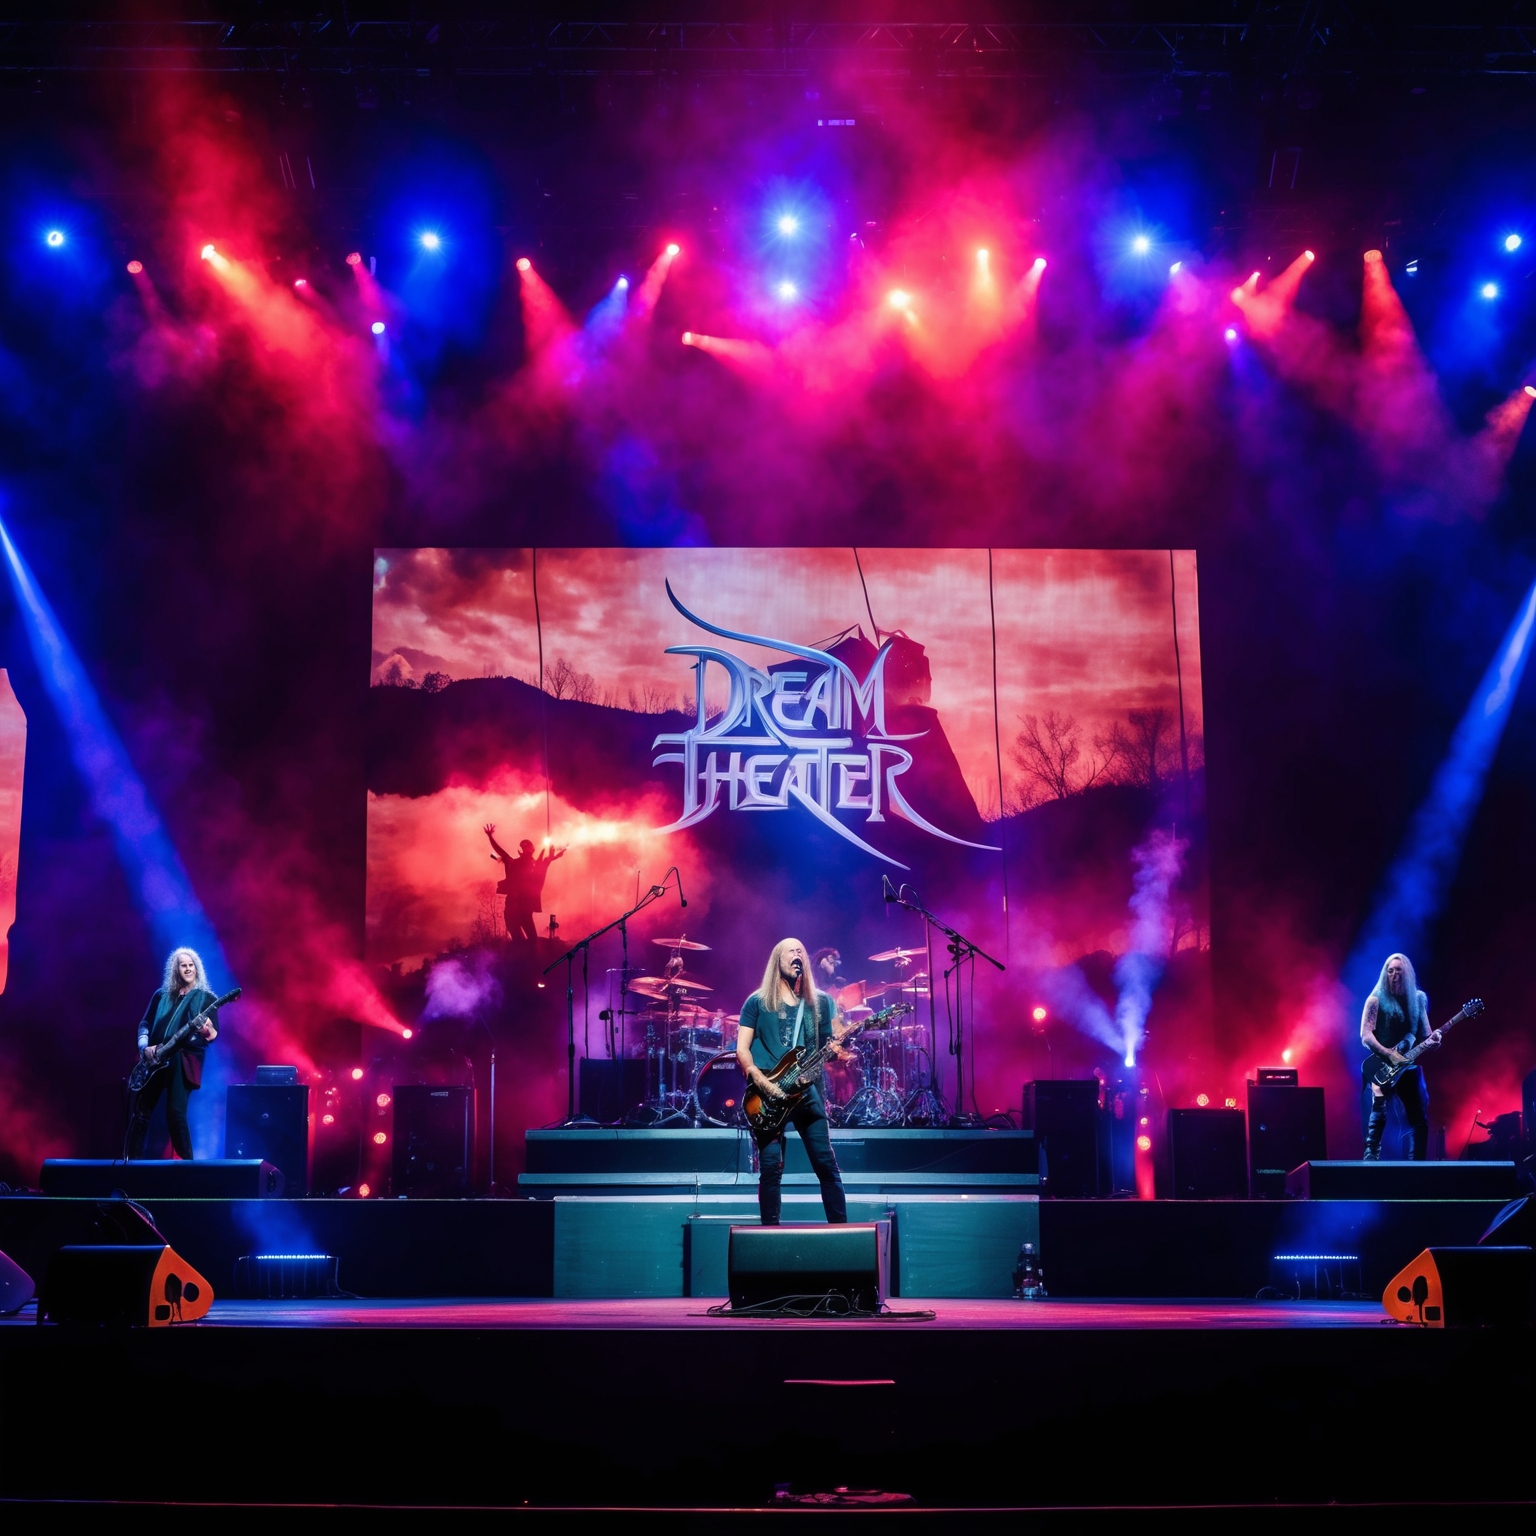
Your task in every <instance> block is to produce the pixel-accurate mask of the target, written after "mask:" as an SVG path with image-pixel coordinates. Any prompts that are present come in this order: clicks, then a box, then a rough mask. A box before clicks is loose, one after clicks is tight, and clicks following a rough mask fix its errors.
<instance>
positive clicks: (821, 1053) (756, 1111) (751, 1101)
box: [741, 1003, 912, 1138]
mask: <svg viewBox="0 0 1536 1536" xmlns="http://www.w3.org/2000/svg"><path fill="white" fill-rule="evenodd" d="M911 1012H912V1004H911V1003H896V1004H894V1005H893V1006H891V1007H890V1008H882V1009H881V1010H880V1012H879V1013H875V1014H871V1015H870V1016H869V1018H867V1019H860V1020H859V1021H858V1023H856V1024H850V1025H849V1026H848V1028H847V1029H846V1030H844V1031H843V1033H842V1034H841V1035H839V1036H837V1037H836V1038H835V1039H832V1040H829V1041H828V1042H827V1043H826V1044H825V1045H823V1046H821V1047H820V1048H819V1049H818V1050H814V1051H813V1050H811V1049H810V1047H809V1046H805V1045H797V1046H796V1047H795V1048H794V1050H792V1051H790V1052H788V1053H787V1054H786V1055H785V1057H784V1059H783V1060H782V1061H781V1062H780V1063H779V1064H778V1066H776V1067H775V1068H774V1069H773V1070H772V1071H771V1072H767V1073H765V1074H764V1076H766V1077H767V1079H768V1081H769V1082H770V1083H772V1084H773V1085H774V1087H775V1088H778V1089H779V1090H780V1091H781V1092H782V1093H783V1095H784V1097H783V1098H781V1099H776V1098H774V1096H773V1095H772V1094H769V1093H764V1092H763V1091H762V1090H761V1089H759V1088H758V1086H757V1085H756V1084H755V1083H752V1084H749V1085H748V1087H747V1091H746V1093H745V1094H744V1095H743V1096H742V1102H741V1109H742V1113H743V1114H744V1115H745V1116H746V1117H747V1124H748V1125H749V1126H750V1127H751V1128H752V1130H753V1131H754V1132H755V1133H756V1134H757V1135H759V1136H762V1137H764V1138H767V1137H771V1136H776V1135H778V1133H779V1132H780V1131H781V1130H782V1129H783V1128H784V1126H785V1124H786V1123H787V1122H788V1120H789V1117H790V1116H791V1115H792V1114H794V1112H795V1109H796V1107H797V1106H798V1105H799V1104H800V1102H801V1101H802V1100H803V1099H804V1098H805V1096H806V1094H808V1093H809V1092H810V1091H811V1085H812V1084H813V1083H814V1082H815V1081H816V1079H817V1078H818V1077H819V1076H820V1075H821V1069H822V1068H823V1067H824V1066H826V1064H827V1063H828V1062H829V1061H830V1060H831V1059H832V1057H833V1056H835V1055H836V1054H837V1052H838V1049H839V1048H840V1047H842V1046H845V1045H847V1044H848V1042H849V1041H850V1040H854V1039H857V1038H858V1036H859V1035H861V1034H863V1033H864V1031H865V1030H866V1029H884V1028H885V1026H886V1025H887V1024H889V1023H890V1022H891V1021H892V1020H893V1019H895V1018H898V1017H899V1016H900V1015H901V1014H903V1013H911Z"/></svg>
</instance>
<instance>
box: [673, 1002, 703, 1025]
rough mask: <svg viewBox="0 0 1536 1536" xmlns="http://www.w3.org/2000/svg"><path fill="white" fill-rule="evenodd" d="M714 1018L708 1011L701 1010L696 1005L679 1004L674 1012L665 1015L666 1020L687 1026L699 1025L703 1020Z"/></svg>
mask: <svg viewBox="0 0 1536 1536" xmlns="http://www.w3.org/2000/svg"><path fill="white" fill-rule="evenodd" d="M714 1016H715V1015H714V1013H713V1012H712V1011H711V1010H710V1009H708V1008H701V1007H699V1005H698V1004H697V1003H679V1004H678V1005H677V1007H676V1009H675V1010H673V1011H671V1012H669V1013H668V1014H667V1017H668V1018H670V1019H675V1020H676V1021H677V1022H678V1023H679V1024H685V1025H689V1026H693V1025H697V1024H700V1023H702V1022H703V1021H704V1020H705V1019H712V1018H714Z"/></svg>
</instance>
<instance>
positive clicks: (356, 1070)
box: [352, 1067, 363, 1083]
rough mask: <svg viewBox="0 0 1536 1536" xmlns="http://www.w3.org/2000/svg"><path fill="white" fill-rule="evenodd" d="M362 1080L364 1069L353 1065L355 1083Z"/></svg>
mask: <svg viewBox="0 0 1536 1536" xmlns="http://www.w3.org/2000/svg"><path fill="white" fill-rule="evenodd" d="M362 1080H363V1069H362V1068H361V1067H353V1068H352V1081H353V1082H354V1083H360V1082H362Z"/></svg>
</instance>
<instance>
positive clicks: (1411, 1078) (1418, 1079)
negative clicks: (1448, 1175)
mask: <svg viewBox="0 0 1536 1536" xmlns="http://www.w3.org/2000/svg"><path fill="white" fill-rule="evenodd" d="M1394 1095H1395V1096H1396V1098H1397V1101H1398V1103H1399V1104H1401V1105H1402V1106H1403V1115H1404V1117H1405V1118H1406V1119H1407V1121H1408V1146H1409V1152H1408V1156H1409V1157H1410V1158H1411V1159H1412V1160H1413V1161H1414V1162H1416V1163H1421V1162H1423V1161H1424V1159H1425V1158H1427V1157H1428V1156H1429V1090H1428V1088H1426V1087H1425V1086H1424V1074H1423V1072H1422V1071H1421V1070H1420V1069H1419V1068H1418V1067H1415V1068H1413V1070H1412V1071H1409V1072H1404V1073H1403V1075H1402V1076H1401V1077H1400V1078H1398V1080H1397V1086H1396V1087H1393V1088H1389V1089H1387V1091H1386V1092H1385V1093H1384V1094H1382V1096H1381V1097H1380V1098H1379V1099H1378V1098H1377V1097H1376V1096H1375V1094H1372V1095H1371V1112H1370V1118H1369V1119H1367V1121H1366V1123H1365V1157H1366V1161H1367V1162H1375V1161H1376V1160H1377V1159H1378V1158H1379V1157H1380V1156H1381V1139H1382V1137H1383V1135H1384V1134H1385V1133H1386V1129H1387V1101H1388V1100H1389V1099H1390V1098H1392V1097H1393V1096H1394Z"/></svg>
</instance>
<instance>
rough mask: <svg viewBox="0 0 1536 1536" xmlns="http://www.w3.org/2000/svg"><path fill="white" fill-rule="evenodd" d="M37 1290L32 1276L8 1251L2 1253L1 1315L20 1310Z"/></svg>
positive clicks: (0, 1270)
mask: <svg viewBox="0 0 1536 1536" xmlns="http://www.w3.org/2000/svg"><path fill="white" fill-rule="evenodd" d="M36 1291H37V1287H36V1286H35V1285H33V1283H32V1276H31V1275H29V1274H28V1273H27V1272H26V1270H24V1269H23V1268H22V1267H21V1265H20V1264H18V1263H17V1262H16V1261H15V1259H13V1258H12V1257H11V1256H10V1255H9V1254H8V1253H0V1316H9V1315H10V1314H11V1313H12V1312H20V1311H21V1309H22V1308H23V1307H24V1306H26V1304H27V1303H28V1302H29V1301H31V1300H32V1297H33V1296H34V1295H35V1294H36Z"/></svg>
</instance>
